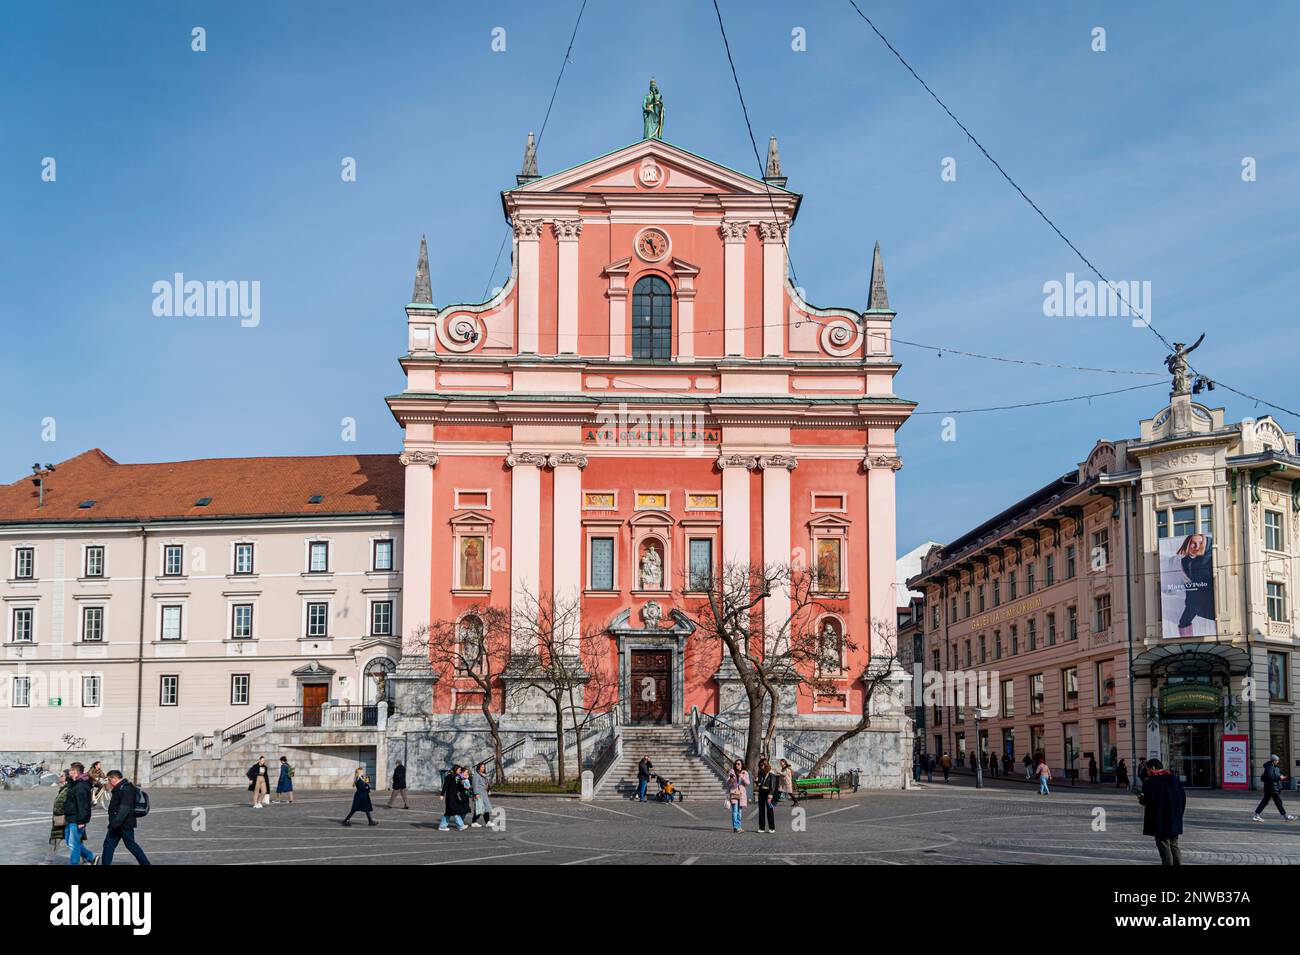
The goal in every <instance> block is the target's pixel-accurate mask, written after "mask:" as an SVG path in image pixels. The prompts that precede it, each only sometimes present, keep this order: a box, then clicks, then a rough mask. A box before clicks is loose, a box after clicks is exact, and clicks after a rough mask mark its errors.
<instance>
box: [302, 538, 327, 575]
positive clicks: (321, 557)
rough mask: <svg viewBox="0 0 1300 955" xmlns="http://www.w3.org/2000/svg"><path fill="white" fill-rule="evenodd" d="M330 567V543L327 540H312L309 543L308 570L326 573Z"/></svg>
mask: <svg viewBox="0 0 1300 955" xmlns="http://www.w3.org/2000/svg"><path fill="white" fill-rule="evenodd" d="M329 569H330V545H329V543H328V542H326V541H312V542H311V543H310V544H309V545H308V557H307V571H308V573H312V574H325V573H328V572H329Z"/></svg>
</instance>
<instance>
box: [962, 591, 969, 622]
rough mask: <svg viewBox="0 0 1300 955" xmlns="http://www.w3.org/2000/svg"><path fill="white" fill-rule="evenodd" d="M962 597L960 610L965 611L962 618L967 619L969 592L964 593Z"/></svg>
mask: <svg viewBox="0 0 1300 955" xmlns="http://www.w3.org/2000/svg"><path fill="white" fill-rule="evenodd" d="M962 597H963V600H962V610H964V611H965V613H964V614H963V616H966V617H969V616H970V591H969V590H967V591H965V592H964V593H963V594H962Z"/></svg>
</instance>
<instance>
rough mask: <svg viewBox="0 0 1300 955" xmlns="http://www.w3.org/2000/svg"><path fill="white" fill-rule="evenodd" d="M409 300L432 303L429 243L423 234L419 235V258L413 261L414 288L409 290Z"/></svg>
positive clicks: (425, 303) (426, 303)
mask: <svg viewBox="0 0 1300 955" xmlns="http://www.w3.org/2000/svg"><path fill="white" fill-rule="evenodd" d="M411 301H412V302H413V303H420V304H424V305H432V304H433V284H432V283H431V282H430V281H429V245H428V243H427V242H426V241H425V238H424V236H420V258H419V260H418V261H417V262H416V263H415V288H413V289H412V290H411Z"/></svg>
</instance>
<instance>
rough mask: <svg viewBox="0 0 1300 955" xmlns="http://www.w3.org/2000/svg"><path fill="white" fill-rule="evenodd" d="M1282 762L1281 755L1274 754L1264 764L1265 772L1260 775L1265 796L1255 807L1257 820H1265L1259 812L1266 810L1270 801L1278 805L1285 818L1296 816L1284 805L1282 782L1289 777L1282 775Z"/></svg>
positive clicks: (1255, 818) (1278, 809)
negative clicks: (1288, 811)
mask: <svg viewBox="0 0 1300 955" xmlns="http://www.w3.org/2000/svg"><path fill="white" fill-rule="evenodd" d="M1281 762H1282V760H1281V757H1279V756H1276V755H1274V756H1270V757H1269V758H1268V762H1267V763H1265V764H1264V772H1263V774H1261V775H1260V777H1259V778H1260V781H1261V782H1262V783H1263V784H1264V798H1263V799H1261V800H1260V801H1259V805H1258V806H1256V807H1255V816H1254V820H1255V822H1263V821H1264V820H1263V819H1262V818H1261V817H1260V815H1259V814H1260V813H1261V812H1263V811H1264V807H1266V806H1267V805H1268V804H1269V802H1270V801H1271V802H1272V803H1273V805H1275V806H1277V811H1278V812H1280V813H1281V814H1282V818H1283V819H1294V818H1295V816H1293V815H1290V814H1289V813H1287V811H1286V807H1285V806H1283V805H1282V783H1283V781H1284V780H1286V779H1287V778H1288V777H1286V776H1283V775H1282V770H1281V769H1280V768H1279V767H1280V765H1281Z"/></svg>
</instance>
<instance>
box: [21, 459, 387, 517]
mask: <svg viewBox="0 0 1300 955" xmlns="http://www.w3.org/2000/svg"><path fill="white" fill-rule="evenodd" d="M54 468H55V470H54V473H52V474H48V475H46V477H45V506H44V507H40V508H38V507H37V489H36V486H35V485H34V484H33V483H32V477H31V475H28V476H26V477H23V478H20V479H19V480H17V481H15V482H14V483H12V484H5V485H0V523H14V522H29V521H108V520H112V521H123V520H126V521H138V520H161V519H174V518H194V519H203V518H209V519H211V518H221V517H271V516H288V515H294V516H297V515H309V514H387V513H400V512H401V510H402V496H403V490H404V487H405V484H404V477H403V468H402V465H401V464H400V463H399V462H398V460H397V455H395V454H337V455H327V456H322V457H299V458H204V459H202V460H199V461H171V462H166V463H163V464H118V463H117V462H116V461H114V460H113V459H112V458H110V457H109V456H108V455H107V454H105V453H104V452H103V451H101V450H99V449H98V448H94V449H93V450H90V451H86V452H85V453H83V454H79V455H77V456H76V457H75V458H69V459H68V460H66V461H64V462H62V463H61V464H56V465H55V466H54ZM317 494H319V495H321V497H322V498H323V500H322V501H321V503H319V504H309V503H307V501H308V499H309V498H311V497H312V496H314V495H317ZM204 497H208V498H211V499H212V501H211V503H210V504H208V505H207V506H206V507H198V506H196V505H195V502H196V501H198V500H199V498H204ZM87 500H93V501H94V502H95V503H94V505H93V506H92V507H89V508H82V507H81V506H80V504H81V502H83V501H87Z"/></svg>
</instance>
